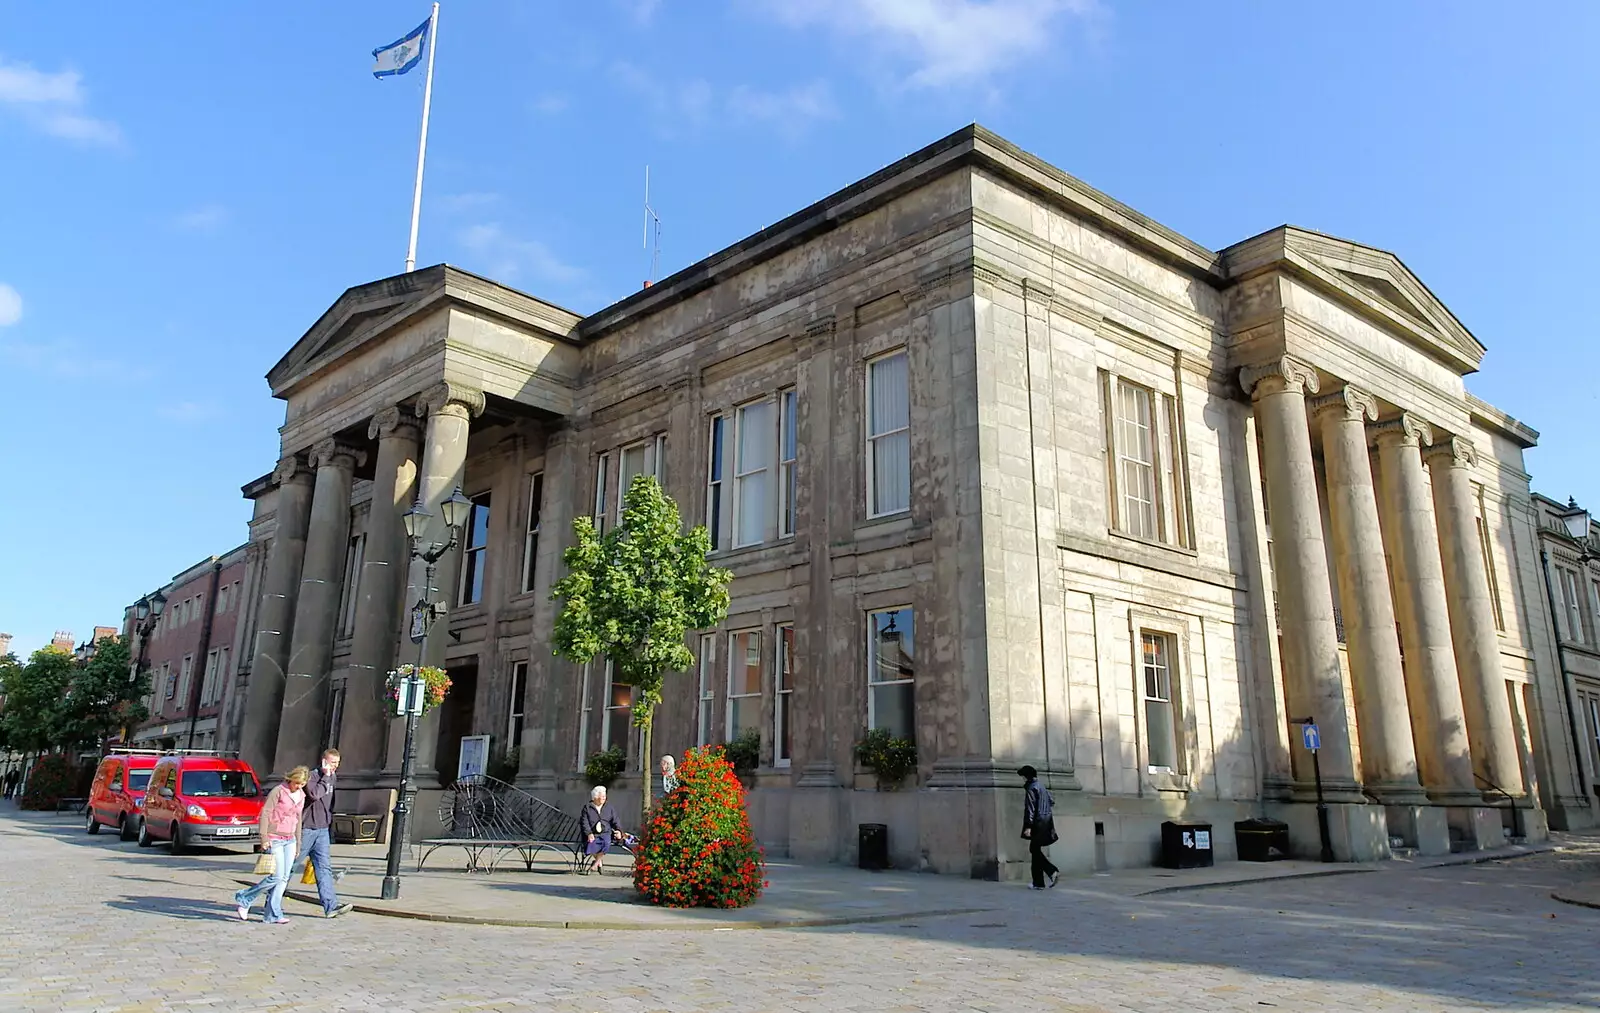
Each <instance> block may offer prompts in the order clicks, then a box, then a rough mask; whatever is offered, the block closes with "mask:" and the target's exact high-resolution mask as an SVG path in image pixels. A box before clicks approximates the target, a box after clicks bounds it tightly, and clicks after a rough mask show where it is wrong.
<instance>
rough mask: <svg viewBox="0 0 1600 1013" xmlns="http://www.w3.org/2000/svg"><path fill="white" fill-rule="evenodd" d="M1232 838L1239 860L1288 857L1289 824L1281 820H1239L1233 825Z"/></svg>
mask: <svg viewBox="0 0 1600 1013" xmlns="http://www.w3.org/2000/svg"><path fill="white" fill-rule="evenodd" d="M1233 839H1234V842H1235V843H1236V844H1238V846H1239V861H1241V862H1276V861H1277V860H1278V859H1280V858H1288V857H1289V824H1287V823H1285V822H1283V821H1282V820H1269V819H1266V818H1264V817H1257V818H1255V819H1248V820H1240V821H1239V822H1237V823H1235V824H1234V825H1233Z"/></svg>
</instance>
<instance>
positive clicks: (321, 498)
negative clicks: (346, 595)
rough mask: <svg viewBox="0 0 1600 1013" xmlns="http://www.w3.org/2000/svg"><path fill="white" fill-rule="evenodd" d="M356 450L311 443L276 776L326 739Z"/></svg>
mask: <svg viewBox="0 0 1600 1013" xmlns="http://www.w3.org/2000/svg"><path fill="white" fill-rule="evenodd" d="M359 456H360V452H359V451H356V450H353V449H351V448H350V447H348V446H345V445H344V444H342V443H339V442H337V441H336V440H332V439H328V440H323V441H322V442H321V443H318V444H317V445H316V446H315V447H313V448H311V460H312V463H313V464H314V465H315V467H316V469H317V481H316V489H315V491H314V492H313V493H312V496H311V524H310V526H309V527H308V528H307V529H306V543H305V544H306V549H305V564H304V566H303V568H302V569H301V573H300V596H299V600H297V601H296V602H295V609H294V637H293V639H292V640H291V646H290V648H289V664H288V668H287V671H288V676H287V678H286V680H285V685H284V691H283V712H282V717H281V718H280V719H279V723H278V747H277V753H276V759H274V761H273V765H272V770H273V772H274V773H277V774H282V773H283V772H284V771H285V770H288V769H289V768H290V767H293V766H295V765H296V764H301V763H304V764H306V765H307V766H310V765H311V764H313V763H315V762H316V759H317V753H318V752H319V751H320V750H321V749H322V747H323V744H324V743H323V739H324V737H325V736H324V732H325V731H326V729H325V727H324V726H325V725H326V724H327V720H328V690H329V679H328V677H329V675H330V674H331V672H330V668H331V666H332V664H333V633H334V625H335V624H336V623H337V622H338V619H339V594H340V590H341V589H342V587H343V585H344V568H345V557H346V555H347V554H348V553H349V550H350V485H351V479H352V473H353V472H354V471H355V467H356V464H357V463H358V461H357V458H358V457H359Z"/></svg>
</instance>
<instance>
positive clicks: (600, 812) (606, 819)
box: [578, 784, 628, 873]
mask: <svg viewBox="0 0 1600 1013" xmlns="http://www.w3.org/2000/svg"><path fill="white" fill-rule="evenodd" d="M578 829H579V830H580V831H581V832H582V833H583V836H584V845H583V854H584V866H583V869H582V870H581V871H583V872H589V871H591V870H592V871H594V872H597V873H604V871H605V857H606V853H607V852H609V851H610V850H611V845H613V844H618V843H626V840H627V836H628V835H627V834H626V833H624V832H623V829H622V823H621V822H620V821H619V820H618V819H617V811H616V809H614V808H612V806H611V803H610V802H607V801H606V786H605V785H603V784H597V785H595V786H594V789H593V790H592V791H590V792H589V804H588V805H586V806H584V807H583V811H582V812H581V813H579V814H578Z"/></svg>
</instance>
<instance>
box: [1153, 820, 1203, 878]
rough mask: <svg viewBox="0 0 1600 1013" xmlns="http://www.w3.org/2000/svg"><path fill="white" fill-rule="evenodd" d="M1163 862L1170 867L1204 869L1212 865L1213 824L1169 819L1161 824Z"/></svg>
mask: <svg viewBox="0 0 1600 1013" xmlns="http://www.w3.org/2000/svg"><path fill="white" fill-rule="evenodd" d="M1161 864H1162V865H1163V866H1165V867H1166V868H1168V869H1203V868H1206V867H1207V866H1209V865H1211V864H1212V863H1211V824H1209V823H1201V822H1199V821H1196V820H1168V821H1167V822H1165V823H1163V824H1161Z"/></svg>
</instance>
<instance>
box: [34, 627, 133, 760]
mask: <svg viewBox="0 0 1600 1013" xmlns="http://www.w3.org/2000/svg"><path fill="white" fill-rule="evenodd" d="M131 667H132V665H131V662H130V656H129V652H128V641H127V640H126V639H125V638H123V637H109V638H107V639H105V640H102V641H100V642H99V643H98V644H96V645H95V649H94V656H93V657H91V658H90V659H89V661H88V663H87V664H85V665H83V666H82V667H81V668H79V669H77V670H76V671H75V672H73V674H72V681H71V683H70V684H69V685H68V687H67V694H66V698H65V699H64V700H63V702H62V703H63V706H62V707H61V710H60V713H59V714H58V716H57V720H56V726H55V729H56V735H57V738H58V744H59V745H62V746H65V747H68V748H71V747H74V746H89V745H95V746H98V745H99V744H100V743H102V742H104V741H105V740H106V738H108V737H109V736H110V735H111V733H113V732H115V731H117V730H118V729H120V728H124V727H130V726H132V725H136V724H138V723H139V722H141V721H143V720H144V719H145V718H146V717H148V716H149V711H148V710H146V709H145V705H144V698H145V695H146V694H147V693H149V691H150V687H149V676H148V675H146V674H145V673H140V674H139V675H138V676H137V677H136V678H130V677H129V674H130V669H131Z"/></svg>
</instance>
